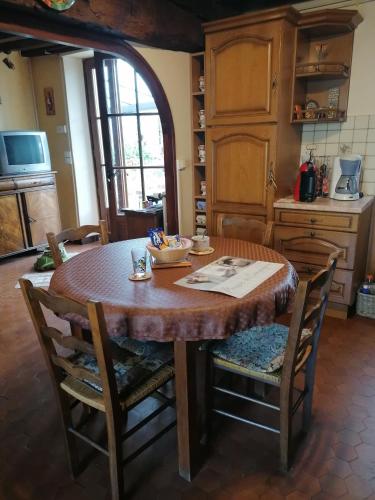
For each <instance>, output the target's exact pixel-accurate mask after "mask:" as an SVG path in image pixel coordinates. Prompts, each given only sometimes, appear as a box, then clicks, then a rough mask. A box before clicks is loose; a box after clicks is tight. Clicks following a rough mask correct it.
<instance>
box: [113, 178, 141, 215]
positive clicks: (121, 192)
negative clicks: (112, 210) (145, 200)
mask: <svg viewBox="0 0 375 500" xmlns="http://www.w3.org/2000/svg"><path fill="white" fill-rule="evenodd" d="M114 173H115V176H114V181H115V192H116V205H117V210H118V211H120V210H121V209H122V208H134V209H136V208H140V206H141V203H142V181H141V170H140V169H139V168H134V169H130V170H115V171H114Z"/></svg>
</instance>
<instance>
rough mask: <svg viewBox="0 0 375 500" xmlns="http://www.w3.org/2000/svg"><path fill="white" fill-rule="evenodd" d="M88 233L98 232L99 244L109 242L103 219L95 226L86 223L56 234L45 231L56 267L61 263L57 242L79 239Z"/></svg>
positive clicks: (106, 227)
mask: <svg viewBox="0 0 375 500" xmlns="http://www.w3.org/2000/svg"><path fill="white" fill-rule="evenodd" d="M89 234H99V236H100V242H101V244H102V245H106V244H107V243H108V242H109V238H108V226H107V222H106V221H105V220H100V221H99V224H98V225H97V226H95V225H87V226H80V227H77V228H75V229H74V228H70V229H65V230H64V231H61V233H58V234H55V233H47V241H48V246H49V248H50V250H51V254H52V258H53V261H54V263H55V267H56V268H57V267H59V266H60V265H61V264H62V263H63V261H62V258H61V254H60V251H59V243H61V242H64V241H79V240H82V239H83V238H85V237H86V236H88V235H89Z"/></svg>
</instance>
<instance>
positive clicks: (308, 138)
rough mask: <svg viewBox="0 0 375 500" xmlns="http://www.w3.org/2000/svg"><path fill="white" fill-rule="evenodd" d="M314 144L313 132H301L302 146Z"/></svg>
mask: <svg viewBox="0 0 375 500" xmlns="http://www.w3.org/2000/svg"><path fill="white" fill-rule="evenodd" d="M313 142H314V132H313V131H311V132H310V131H307V132H305V130H304V131H303V132H302V144H313Z"/></svg>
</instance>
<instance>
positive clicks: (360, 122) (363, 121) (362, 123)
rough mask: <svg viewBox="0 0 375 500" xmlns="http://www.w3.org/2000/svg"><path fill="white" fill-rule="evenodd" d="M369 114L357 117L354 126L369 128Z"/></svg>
mask: <svg viewBox="0 0 375 500" xmlns="http://www.w3.org/2000/svg"><path fill="white" fill-rule="evenodd" d="M368 123H369V115H361V116H356V117H355V123H354V128H357V129H359V128H368Z"/></svg>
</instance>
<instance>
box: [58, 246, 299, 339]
mask: <svg viewBox="0 0 375 500" xmlns="http://www.w3.org/2000/svg"><path fill="white" fill-rule="evenodd" d="M147 241H148V240H147V239H146V238H142V239H137V240H128V241H121V242H117V243H110V244H108V245H104V246H101V247H97V248H94V249H91V250H88V251H86V252H82V253H80V254H79V255H76V256H75V257H73V258H71V259H70V260H68V261H66V262H64V264H62V265H61V266H60V267H59V268H58V269H57V270H56V271H55V273H54V274H53V277H52V280H51V284H50V290H52V291H54V292H55V293H58V294H63V295H65V296H67V297H70V298H72V299H75V300H77V301H79V302H85V301H86V300H88V299H93V300H98V301H101V302H102V303H103V306H104V312H105V317H106V321H107V327H108V331H109V334H110V335H112V336H118V335H128V336H129V337H132V338H136V339H143V340H158V341H172V340H184V341H188V340H204V339H222V338H226V337H228V336H230V335H231V334H233V333H234V332H235V331H241V330H244V329H246V328H249V327H251V326H254V325H265V324H269V323H271V322H273V320H274V318H275V317H276V316H277V315H279V314H282V313H283V312H286V311H287V310H288V309H290V307H291V304H292V302H293V297H294V292H295V288H296V284H297V275H296V272H295V270H294V268H293V266H292V265H291V264H290V263H289V262H288V261H287V260H286V259H285V258H284V257H283V256H282V255H280V254H279V253H277V252H275V251H274V250H271V249H269V248H266V247H262V246H260V245H255V244H253V243H249V242H247V241H241V240H234V239H224V238H217V237H211V246H213V247H214V248H215V252H214V253H212V254H211V255H206V256H194V255H190V256H189V258H190V259H191V262H192V267H185V268H168V269H157V270H154V271H153V272H152V278H151V279H150V280H148V281H138V282H135V281H130V280H129V279H128V276H129V274H131V272H132V263H131V255H130V250H131V248H134V247H137V246H143V247H144V246H145V244H146V243H147ZM224 255H230V256H234V257H245V258H249V259H254V260H263V261H269V262H281V263H283V264H284V267H283V268H282V269H281V270H280V271H278V272H277V273H276V274H274V275H273V276H272V277H271V278H269V279H268V280H267V281H265V282H264V283H263V284H262V285H260V286H259V287H258V288H256V289H255V290H253V291H252V292H250V293H249V294H247V295H246V296H245V297H244V298H242V299H236V298H233V297H229V296H226V295H223V294H220V293H215V292H205V291H200V290H192V289H188V288H184V287H181V286H178V285H175V284H174V282H175V281H176V280H178V279H180V278H182V277H183V276H186V275H187V274H190V273H192V272H193V271H196V270H197V269H199V268H201V267H203V266H205V265H207V264H208V263H209V262H212V261H213V260H216V259H218V258H219V257H221V256H224ZM75 320H76V321H78V322H79V323H80V324H81V326H82V327H85V326H86V325H85V323H84V320H81V321H80V318H75Z"/></svg>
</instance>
